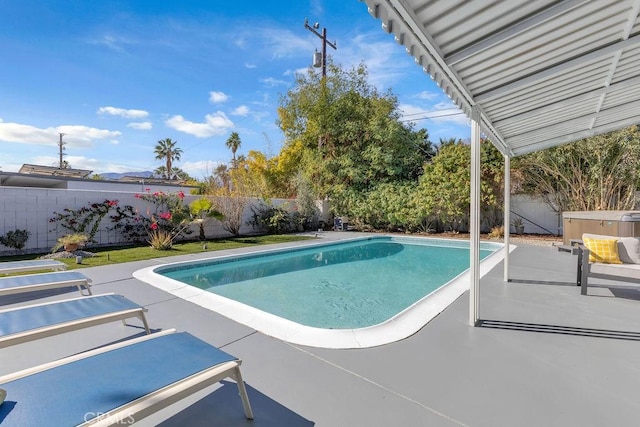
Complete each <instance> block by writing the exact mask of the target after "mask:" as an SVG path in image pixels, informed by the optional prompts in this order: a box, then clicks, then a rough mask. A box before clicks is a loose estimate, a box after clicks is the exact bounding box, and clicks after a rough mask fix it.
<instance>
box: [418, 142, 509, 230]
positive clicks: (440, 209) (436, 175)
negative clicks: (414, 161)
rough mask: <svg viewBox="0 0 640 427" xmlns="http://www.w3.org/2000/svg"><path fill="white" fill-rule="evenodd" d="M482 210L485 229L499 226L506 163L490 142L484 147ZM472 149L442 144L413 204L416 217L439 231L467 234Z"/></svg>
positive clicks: (460, 144)
mask: <svg viewBox="0 0 640 427" xmlns="http://www.w3.org/2000/svg"><path fill="white" fill-rule="evenodd" d="M480 148H481V171H480V174H481V180H480V186H481V190H480V192H481V210H482V218H483V220H484V221H485V226H487V227H489V228H490V227H493V226H495V225H497V224H499V223H500V221H501V213H502V210H501V208H502V205H503V199H504V197H503V191H502V188H504V187H503V185H504V179H503V175H504V173H503V171H504V162H503V159H502V156H501V154H500V152H499V151H498V150H497V149H496V148H495V147H494V146H493V145H492V144H491V143H490V142H489V141H482V142H481V145H480ZM470 162H471V147H470V146H469V145H467V144H465V143H463V142H462V141H456V142H453V141H451V142H448V143H446V144H441V145H440V148H439V150H438V154H437V155H436V156H435V157H434V158H433V159H432V161H431V163H429V164H427V165H426V166H425V171H424V175H423V176H422V177H420V180H419V184H418V188H417V190H416V192H415V193H414V199H413V201H412V204H413V206H414V209H415V212H414V215H415V217H416V218H421V219H422V221H424V222H426V223H432V224H438V225H439V227H441V228H444V229H447V230H453V231H466V230H468V223H469V201H470V179H471V170H470Z"/></svg>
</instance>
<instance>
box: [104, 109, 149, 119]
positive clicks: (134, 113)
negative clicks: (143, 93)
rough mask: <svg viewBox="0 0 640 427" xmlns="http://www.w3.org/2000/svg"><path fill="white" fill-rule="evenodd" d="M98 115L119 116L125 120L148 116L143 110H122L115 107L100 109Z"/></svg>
mask: <svg viewBox="0 0 640 427" xmlns="http://www.w3.org/2000/svg"><path fill="white" fill-rule="evenodd" d="M98 114H109V115H111V116H120V117H124V118H126V119H144V118H145V117H148V116H149V113H148V112H147V111H144V110H126V109H124V108H116V107H100V108H99V109H98Z"/></svg>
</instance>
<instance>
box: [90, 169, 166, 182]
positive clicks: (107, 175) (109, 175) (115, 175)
mask: <svg viewBox="0 0 640 427" xmlns="http://www.w3.org/2000/svg"><path fill="white" fill-rule="evenodd" d="M100 176H102V177H103V178H104V179H108V180H114V181H117V180H119V179H120V178H122V177H124V176H137V177H140V178H149V177H151V176H153V172H151V171H142V172H123V173H115V172H108V173H101V174H100Z"/></svg>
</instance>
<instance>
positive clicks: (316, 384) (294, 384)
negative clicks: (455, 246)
mask: <svg viewBox="0 0 640 427" xmlns="http://www.w3.org/2000/svg"><path fill="white" fill-rule="evenodd" d="M346 235H349V237H351V236H352V234H351V233H323V236H324V238H327V239H331V238H340V237H346ZM300 244H303V243H300ZM274 246H277V245H274ZM240 252H242V251H241V250H234V251H228V252H225V253H229V254H231V253H240ZM206 256H211V254H210V253H209V254H208V255H202V256H201V257H206ZM197 257H198V256H182V257H172V258H171V261H180V260H191V259H195V258H197ZM168 261H169V259H168V258H159V259H154V260H148V261H140V262H134V263H127V264H118V265H113V266H105V267H94V268H86V269H83V270H82V272H83V274H85V275H87V276H88V277H89V278H91V279H92V280H93V289H94V293H96V294H98V293H106V292H116V293H120V294H122V295H125V296H126V297H127V298H129V299H131V300H133V301H135V302H137V303H138V304H141V305H143V306H145V307H146V308H147V309H148V310H149V311H148V313H147V318H148V321H149V324H150V326H151V328H152V329H154V330H159V329H167V328H172V327H175V328H177V329H178V330H179V331H188V332H190V333H192V334H193V335H195V336H197V337H199V338H201V339H203V340H205V341H207V342H209V343H211V344H213V345H215V346H217V347H220V348H222V349H223V350H225V351H227V352H229V353H231V354H233V355H235V356H237V357H239V358H241V359H242V360H243V365H242V371H243V376H244V379H245V381H246V384H247V387H248V390H249V397H250V399H251V404H252V406H253V409H254V413H255V420H254V421H247V420H246V419H245V418H244V415H243V412H242V406H241V403H240V401H239V399H238V397H237V389H236V388H235V385H233V384H229V383H227V382H224V383H222V384H221V385H217V386H213V387H211V388H209V389H207V390H205V391H204V392H201V393H199V394H197V395H194V396H192V397H190V398H188V399H185V400H183V401H182V402H179V403H178V404H176V405H173V406H170V407H168V408H166V409H165V410H164V411H162V412H161V413H158V414H156V415H154V416H153V417H150V418H147V419H145V420H143V421H142V422H140V423H139V425H157V424H159V423H160V424H161V425H163V426H185V425H188V426H212V425H213V426H242V425H247V426H249V425H252V426H311V425H319V426H396V425H403V426H450V425H469V426H540V425H544V426H573V425H575V426H612V425H615V426H632V425H633V426H635V425H637V424H638V414H640V399H638V397H637V395H638V394H637V390H638V385H639V384H640V316H639V315H638V313H640V291H638V290H630V289H625V290H622V289H613V288H611V289H607V288H593V289H592V288H590V289H589V293H590V295H589V296H581V295H580V288H579V287H577V286H575V284H574V283H575V274H576V270H575V268H576V258H575V256H572V255H571V254H570V253H565V252H559V251H558V250H557V249H556V248H552V247H544V246H529V245H520V246H518V247H517V248H516V249H515V250H514V251H513V252H512V253H511V259H510V266H511V273H510V278H511V282H509V283H505V282H503V280H502V275H503V272H502V263H500V264H498V265H497V266H496V267H494V268H493V269H492V270H491V271H490V272H489V273H488V274H487V275H485V276H484V277H483V278H482V280H481V287H480V290H481V296H480V298H481V305H480V310H481V311H480V318H481V319H482V326H481V327H476V328H473V327H470V326H469V325H468V310H469V307H468V291H467V292H465V293H464V294H463V295H462V296H461V297H460V298H458V299H457V300H456V301H454V303H453V304H451V305H450V306H449V307H448V308H447V309H446V310H444V311H443V312H442V313H440V315H438V316H437V317H435V318H434V319H433V320H432V321H431V322H429V323H428V324H427V325H426V326H425V327H423V328H422V329H421V330H420V331H418V332H417V333H416V334H414V335H412V336H411V337H409V338H407V339H404V340H402V341H399V342H395V343H392V344H387V345H383V346H380V347H373V348H368V349H354V350H330V349H319V348H312V347H305V346H300V345H293V344H289V343H285V342H283V341H280V340H278V339H275V338H271V337H269V336H266V335H264V334H262V333H260V332H257V331H255V330H253V329H250V328H247V327H245V326H243V325H240V324H238V323H236V322H234V321H232V320H229V319H227V318H225V317H223V316H221V315H218V314H216V313H213V312H211V311H209V310H206V309H204V308H202V307H199V306H197V305H195V304H192V303H189V302H186V301H184V300H181V299H179V298H176V297H174V296H172V295H170V294H168V293H166V292H164V291H161V290H159V289H157V288H154V287H152V286H149V285H147V284H145V283H142V282H140V281H138V280H137V279H134V278H133V277H132V274H133V272H134V271H136V270H139V269H141V268H144V267H149V266H152V265H159V264H164V263H166V262H168ZM594 283H598V282H595V281H594ZM599 283H606V282H604V281H601V282H599ZM76 292H77V291H73V290H71V289H69V290H68V292H57V293H56V292H47V293H40V294H37V295H32V296H30V299H29V300H27V299H26V298H22V297H18V296H12V297H3V298H2V299H0V304H3V305H4V306H6V307H10V306H18V305H26V304H29V303H33V302H35V301H37V302H44V301H47V300H59V299H65V298H70V297H75V296H77V294H76ZM132 324H134V325H136V324H135V323H134V322H132ZM142 333H143V330H142V329H141V325H136V326H127V327H125V326H122V325H121V324H108V325H102V326H97V327H94V328H91V329H87V330H83V331H76V332H72V333H68V334H64V335H59V336H56V337H51V338H46V339H41V340H38V341H35V342H31V343H25V344H20V345H16V346H13V347H9V348H6V349H3V350H1V351H0V375H1V374H6V373H10V372H14V371H16V370H19V369H23V368H27V367H31V366H34V365H37V364H40V363H44V362H47V361H50V360H54V359H57V358H60V357H63V356H67V355H69V354H73V353H76V352H79V351H83V350H87V349H89V348H93V347H97V346H101V345H104V344H106V343H109V342H112V341H116V340H120V339H126V338H129V337H131V336H134V335H139V334H142ZM167 363H170V361H167ZM96 374H97V375H98V374H104V373H96ZM213 390H215V392H213V393H212V391H213Z"/></svg>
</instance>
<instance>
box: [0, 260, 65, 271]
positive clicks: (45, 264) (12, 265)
mask: <svg viewBox="0 0 640 427" xmlns="http://www.w3.org/2000/svg"><path fill="white" fill-rule="evenodd" d="M66 269H67V265H66V264H65V263H64V262H60V261H56V260H53V259H37V260H33V261H9V262H0V274H11V273H23V272H26V271H43V270H54V271H58V270H66Z"/></svg>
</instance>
